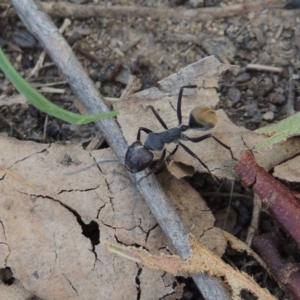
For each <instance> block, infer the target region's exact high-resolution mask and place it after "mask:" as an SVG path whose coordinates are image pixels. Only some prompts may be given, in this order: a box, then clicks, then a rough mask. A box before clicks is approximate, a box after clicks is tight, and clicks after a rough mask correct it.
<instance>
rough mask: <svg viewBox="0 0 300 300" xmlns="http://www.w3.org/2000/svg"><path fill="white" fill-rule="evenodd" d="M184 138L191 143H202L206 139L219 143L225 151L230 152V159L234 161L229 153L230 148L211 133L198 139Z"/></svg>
mask: <svg viewBox="0 0 300 300" xmlns="http://www.w3.org/2000/svg"><path fill="white" fill-rule="evenodd" d="M185 137H187V139H188V140H189V141H190V142H192V143H199V142H201V141H204V140H206V139H208V138H213V139H214V140H215V141H216V142H217V143H219V144H220V145H221V146H223V147H224V148H225V149H227V150H228V151H229V152H230V155H231V158H232V159H235V158H234V157H233V153H232V151H231V148H230V147H229V146H227V145H226V144H224V143H223V142H221V141H220V140H219V139H218V138H216V137H215V136H213V135H212V134H211V133H208V134H205V135H203V136H200V137H196V138H190V137H188V136H186V135H185Z"/></svg>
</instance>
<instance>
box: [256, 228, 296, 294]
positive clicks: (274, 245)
mask: <svg viewBox="0 0 300 300" xmlns="http://www.w3.org/2000/svg"><path fill="white" fill-rule="evenodd" d="M253 245H254V247H255V248H256V249H257V252H258V253H259V255H260V256H261V257H262V258H263V260H264V262H265V263H266V265H267V267H268V269H269V271H270V272H271V273H272V275H273V276H274V277H275V278H276V280H277V282H279V283H281V285H282V286H283V287H285V288H286V289H287V290H288V291H289V293H290V294H291V296H292V297H293V299H297V300H298V299H300V270H299V265H298V263H297V262H291V261H290V259H288V258H286V257H284V256H283V255H282V253H281V249H280V248H281V245H280V238H279V237H278V234H277V233H276V232H275V231H271V232H269V233H266V234H262V235H259V236H257V237H255V238H254V240H253Z"/></svg>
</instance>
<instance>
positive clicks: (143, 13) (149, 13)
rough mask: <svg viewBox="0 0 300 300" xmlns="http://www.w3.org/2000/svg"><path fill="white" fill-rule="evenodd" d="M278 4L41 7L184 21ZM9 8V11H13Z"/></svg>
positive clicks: (69, 13)
mask: <svg viewBox="0 0 300 300" xmlns="http://www.w3.org/2000/svg"><path fill="white" fill-rule="evenodd" d="M274 5H275V6H277V7H279V8H282V6H283V5H282V0H263V1H262V0H261V1H253V2H249V1H248V2H245V3H238V4H232V5H228V6H224V7H223V6H222V7H215V6H214V7H204V8H198V9H184V10H183V9H178V8H176V9H175V8H162V7H160V8H157V7H143V6H121V5H113V6H103V5H80V4H74V3H69V2H63V1H61V2H49V3H48V2H44V3H42V7H43V9H44V10H45V11H46V12H47V13H48V14H49V15H50V16H53V17H58V18H71V17H72V18H78V19H86V18H93V17H95V18H116V17H117V18H127V17H129V16H130V17H139V18H147V17H149V18H159V19H163V20H169V19H174V18H175V19H177V20H186V21H207V20H211V19H216V18H226V17H227V18H228V17H232V16H236V15H238V14H244V13H248V12H251V11H259V10H262V9H265V8H268V7H272V6H274ZM13 13H14V12H13V11H12V10H9V11H8V15H12V14H13Z"/></svg>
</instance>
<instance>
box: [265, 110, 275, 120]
mask: <svg viewBox="0 0 300 300" xmlns="http://www.w3.org/2000/svg"><path fill="white" fill-rule="evenodd" d="M263 119H264V120H266V121H272V120H273V119H274V113H273V112H272V111H267V112H266V113H265V114H264V115H263Z"/></svg>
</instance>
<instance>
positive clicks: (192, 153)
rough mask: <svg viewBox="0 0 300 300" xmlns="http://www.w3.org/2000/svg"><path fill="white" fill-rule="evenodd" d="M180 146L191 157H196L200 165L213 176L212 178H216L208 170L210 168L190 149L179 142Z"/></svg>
mask: <svg viewBox="0 0 300 300" xmlns="http://www.w3.org/2000/svg"><path fill="white" fill-rule="evenodd" d="M179 145H180V146H181V147H182V148H183V149H184V150H185V151H186V152H187V153H188V154H189V155H191V156H192V157H194V158H195V159H197V160H198V161H199V163H200V164H201V165H202V166H203V167H204V168H205V169H206V170H207V171H208V173H209V174H210V175H211V176H212V177H214V176H213V175H212V174H211V172H210V170H209V168H208V166H207V165H206V164H205V163H204V162H203V161H202V160H201V159H200V158H199V157H198V156H197V155H196V154H195V153H194V152H193V151H192V150H191V149H190V148H188V147H187V146H186V145H184V144H182V143H180V142H179Z"/></svg>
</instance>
